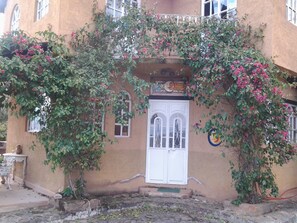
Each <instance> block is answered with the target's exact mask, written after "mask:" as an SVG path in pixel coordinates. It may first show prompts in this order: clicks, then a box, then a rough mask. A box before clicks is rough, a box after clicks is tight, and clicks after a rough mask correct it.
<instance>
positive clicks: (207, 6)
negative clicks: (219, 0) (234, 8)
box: [204, 2, 210, 16]
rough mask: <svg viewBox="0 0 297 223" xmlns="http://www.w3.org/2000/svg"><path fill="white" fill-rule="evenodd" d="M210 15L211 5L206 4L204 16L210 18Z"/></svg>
mask: <svg viewBox="0 0 297 223" xmlns="http://www.w3.org/2000/svg"><path fill="white" fill-rule="evenodd" d="M209 15H210V3H209V2H208V3H205V5H204V16H209Z"/></svg>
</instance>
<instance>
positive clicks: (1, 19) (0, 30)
mask: <svg viewBox="0 0 297 223" xmlns="http://www.w3.org/2000/svg"><path fill="white" fill-rule="evenodd" d="M3 24H4V14H3V13H0V35H2V34H3Z"/></svg>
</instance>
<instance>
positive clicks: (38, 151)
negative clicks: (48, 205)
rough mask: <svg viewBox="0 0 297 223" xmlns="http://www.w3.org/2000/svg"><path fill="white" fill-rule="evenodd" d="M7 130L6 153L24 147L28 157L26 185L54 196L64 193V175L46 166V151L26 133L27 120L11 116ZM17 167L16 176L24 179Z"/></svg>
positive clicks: (33, 137)
mask: <svg viewBox="0 0 297 223" xmlns="http://www.w3.org/2000/svg"><path fill="white" fill-rule="evenodd" d="M7 125H8V130H7V149H6V152H8V153H10V152H15V149H16V146H17V145H21V146H22V147H23V154H24V155H27V156H28V157H27V169H26V173H27V174H26V178H25V181H26V185H27V186H29V187H32V188H34V189H36V190H37V191H38V192H40V193H44V194H47V195H53V193H54V192H57V191H62V190H63V188H64V187H65V179H64V174H63V172H62V171H61V170H59V169H58V170H56V171H55V173H53V172H52V171H51V169H50V166H45V165H44V163H43V162H44V160H45V158H46V155H45V150H44V149H43V147H42V146H40V145H39V144H38V143H37V142H36V137H35V135H34V134H32V133H28V132H26V131H25V130H26V118H24V117H22V118H21V117H20V118H17V117H16V116H9V119H8V123H7ZM33 141H35V143H36V148H35V149H34V150H32V148H31V147H32V142H33ZM22 168H23V167H22V166H21V165H18V166H17V171H16V175H17V176H18V177H21V178H23V176H22V173H21V171H20V170H19V169H22Z"/></svg>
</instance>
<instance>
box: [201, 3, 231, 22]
mask: <svg viewBox="0 0 297 223" xmlns="http://www.w3.org/2000/svg"><path fill="white" fill-rule="evenodd" d="M215 1H216V2H217V3H218V11H217V12H216V13H213V14H212V6H213V2H215ZM222 1H224V0H202V1H201V2H202V6H201V15H202V16H205V17H212V16H216V17H219V18H222V14H223V13H226V16H227V17H226V18H224V19H228V18H230V17H234V16H235V15H236V8H237V0H234V1H235V6H230V4H229V0H225V1H226V2H227V9H225V10H221V7H219V6H220V5H221V2H222ZM208 3H209V7H210V9H209V10H210V14H209V15H207V16H206V15H205V5H206V4H208Z"/></svg>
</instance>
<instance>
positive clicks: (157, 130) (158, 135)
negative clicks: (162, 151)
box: [155, 118, 161, 148]
mask: <svg viewBox="0 0 297 223" xmlns="http://www.w3.org/2000/svg"><path fill="white" fill-rule="evenodd" d="M155 147H158V148H160V147H161V119H160V118H156V120H155Z"/></svg>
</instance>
